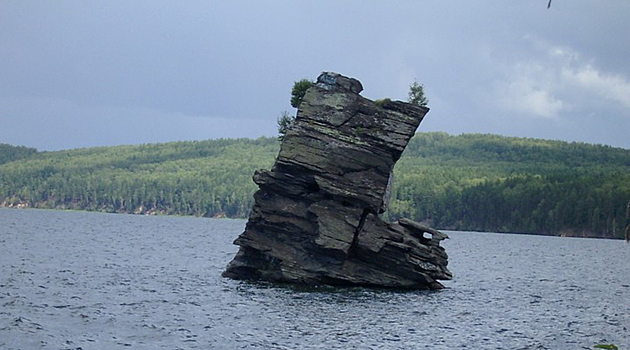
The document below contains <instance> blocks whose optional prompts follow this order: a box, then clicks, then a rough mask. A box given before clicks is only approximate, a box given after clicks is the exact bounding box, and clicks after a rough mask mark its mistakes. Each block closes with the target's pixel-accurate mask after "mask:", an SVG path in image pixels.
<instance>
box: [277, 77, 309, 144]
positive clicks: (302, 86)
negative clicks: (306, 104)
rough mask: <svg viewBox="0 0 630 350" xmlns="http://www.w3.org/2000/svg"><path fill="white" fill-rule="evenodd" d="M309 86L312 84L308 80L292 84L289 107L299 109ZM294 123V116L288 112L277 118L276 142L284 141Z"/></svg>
mask: <svg viewBox="0 0 630 350" xmlns="http://www.w3.org/2000/svg"><path fill="white" fill-rule="evenodd" d="M311 86H313V82H312V81H310V80H308V79H302V80H300V81H296V82H295V83H293V89H291V106H292V107H293V108H298V107H300V103H302V100H303V99H304V95H306V90H308V89H309V88H310V87H311ZM294 121H295V116H292V115H290V114H289V112H287V111H284V112H282V114H281V115H280V117H279V118H278V120H277V122H278V133H279V134H280V135H278V140H280V141H282V140H284V135H286V133H287V131H289V129H290V128H291V126H292V125H293V122H294Z"/></svg>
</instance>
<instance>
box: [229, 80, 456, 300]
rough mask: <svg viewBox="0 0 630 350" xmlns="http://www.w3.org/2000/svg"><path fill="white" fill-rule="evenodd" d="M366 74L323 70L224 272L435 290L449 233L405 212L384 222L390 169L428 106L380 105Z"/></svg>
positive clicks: (260, 175)
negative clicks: (366, 89)
mask: <svg viewBox="0 0 630 350" xmlns="http://www.w3.org/2000/svg"><path fill="white" fill-rule="evenodd" d="M361 90H363V87H362V86H361V83H360V82H359V81H358V80H356V79H352V78H347V77H344V76H342V75H339V74H336V73H329V72H325V73H322V74H321V75H320V76H319V78H318V79H317V82H316V83H315V84H314V86H313V87H311V88H310V89H309V90H308V91H307V93H306V95H305V96H304V99H303V102H302V103H301V105H300V108H299V109H298V114H297V118H296V120H295V123H294V125H293V126H292V128H291V129H290V130H289V131H288V132H287V134H286V135H285V137H284V141H283V143H282V146H281V149H280V153H279V154H278V158H277V159H276V162H275V164H274V166H273V168H272V169H271V171H266V170H259V171H257V172H256V173H255V174H254V182H256V184H258V186H259V187H260V189H259V190H258V192H256V194H255V195H254V199H255V204H254V206H253V208H252V212H251V214H250V217H249V221H248V222H247V226H246V228H245V232H243V233H242V234H241V235H240V236H239V237H238V238H237V239H236V241H235V242H234V243H235V244H237V245H239V246H240V250H239V252H238V253H237V255H236V257H235V258H234V260H233V261H232V262H231V263H230V264H229V265H228V267H227V269H226V271H225V272H224V273H223V275H224V276H226V277H231V278H235V279H251V280H266V281H273V282H288V283H302V284H329V285H345V286H349V285H357V286H378V287H392V288H418V289H438V288H441V287H442V285H441V284H440V283H439V282H437V280H448V279H450V278H451V273H450V272H449V270H448V269H447V267H446V266H447V259H448V257H447V255H446V252H445V251H444V248H442V247H441V246H440V241H441V240H442V239H444V238H447V236H446V235H444V234H442V233H440V232H438V231H436V230H433V229H431V228H428V227H424V226H422V225H420V224H419V223H416V222H413V221H411V220H407V219H400V220H398V222H396V223H386V222H384V221H382V220H381V219H380V218H379V217H378V214H379V213H382V212H383V211H384V210H385V208H386V206H387V201H388V198H387V197H388V192H389V189H390V186H391V183H390V174H391V173H392V169H393V168H394V164H395V163H396V161H397V160H398V159H399V158H400V156H401V154H402V152H403V150H404V149H405V147H406V146H407V143H408V142H409V139H410V138H411V137H412V136H413V135H414V133H415V131H416V129H417V127H418V125H419V124H420V122H421V121H422V119H423V117H424V115H425V114H426V113H427V112H428V108H424V107H419V106H416V105H411V104H408V103H404V102H400V101H391V102H386V103H384V104H383V105H382V106H377V105H376V104H375V103H374V102H373V101H370V100H368V99H366V98H364V97H362V96H360V95H359V92H361Z"/></svg>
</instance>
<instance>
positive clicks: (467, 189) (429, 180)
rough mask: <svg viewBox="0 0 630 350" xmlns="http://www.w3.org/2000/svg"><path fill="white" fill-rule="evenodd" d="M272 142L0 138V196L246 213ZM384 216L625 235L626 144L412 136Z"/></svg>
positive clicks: (26, 202)
mask: <svg viewBox="0 0 630 350" xmlns="http://www.w3.org/2000/svg"><path fill="white" fill-rule="evenodd" d="M278 148H279V143H278V141H277V140H276V139H275V138H259V139H256V140H252V139H221V140H208V141H191V142H172V143H165V144H150V145H139V146H117V147H101V148H89V149H74V150H68V151H57V152H35V150H34V149H27V148H21V147H12V146H8V145H0V204H1V205H2V206H22V207H39V208H71V209H86V210H99V211H109V212H129V213H163V214H178V215H198V216H209V217H214V216H227V217H245V216H246V215H247V214H248V212H249V208H250V206H251V205H252V194H253V192H254V190H255V189H256V186H255V185H254V183H253V182H252V180H251V177H252V174H253V173H254V171H255V170H256V169H268V168H270V167H271V165H272V163H273V161H274V158H275V156H276V154H277V152H278ZM395 173H396V176H395V180H396V181H395V188H394V198H393V200H392V204H391V206H390V209H389V211H388V213H387V215H388V216H389V217H390V218H391V219H395V218H397V217H400V216H405V217H409V218H412V219H414V220H418V221H426V222H428V223H430V224H431V225H433V226H435V227H437V228H441V229H457V230H482V231H501V232H527V233H543V234H553V235H561V234H563V235H580V236H600V237H617V238H621V237H623V231H624V228H625V226H626V225H627V224H628V222H627V218H626V205H627V204H628V202H629V201H630V150H627V149H621V148H613V147H609V146H601V145H590V144H584V143H567V142H561V141H548V140H538V139H524V138H511V137H502V136H496V135H478V134H468V135H461V136H451V135H448V134H445V133H419V134H417V135H416V136H415V137H414V138H413V139H412V140H411V142H410V143H409V146H408V147H407V150H406V151H405V153H404V155H403V157H402V158H401V160H400V161H399V163H398V164H397V165H396V169H395Z"/></svg>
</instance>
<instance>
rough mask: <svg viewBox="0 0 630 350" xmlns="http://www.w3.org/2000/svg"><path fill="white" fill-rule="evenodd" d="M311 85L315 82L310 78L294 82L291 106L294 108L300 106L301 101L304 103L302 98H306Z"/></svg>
mask: <svg viewBox="0 0 630 350" xmlns="http://www.w3.org/2000/svg"><path fill="white" fill-rule="evenodd" d="M311 86H313V82H312V81H310V80H308V79H302V80H300V81H296V82H295V83H294V84H293V89H292V90H291V106H292V107H293V108H298V107H300V103H302V100H303V99H304V95H305V94H306V90H308V89H309V88H310V87H311Z"/></svg>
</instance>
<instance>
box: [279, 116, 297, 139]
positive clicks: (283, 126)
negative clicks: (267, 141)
mask: <svg viewBox="0 0 630 350" xmlns="http://www.w3.org/2000/svg"><path fill="white" fill-rule="evenodd" d="M294 121H295V117H294V116H292V115H290V114H289V112H287V111H284V112H282V114H281V115H280V117H278V120H277V122H278V133H279V134H280V135H278V140H280V141H282V140H284V135H286V133H287V131H289V128H290V127H291V125H293V122H294Z"/></svg>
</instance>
